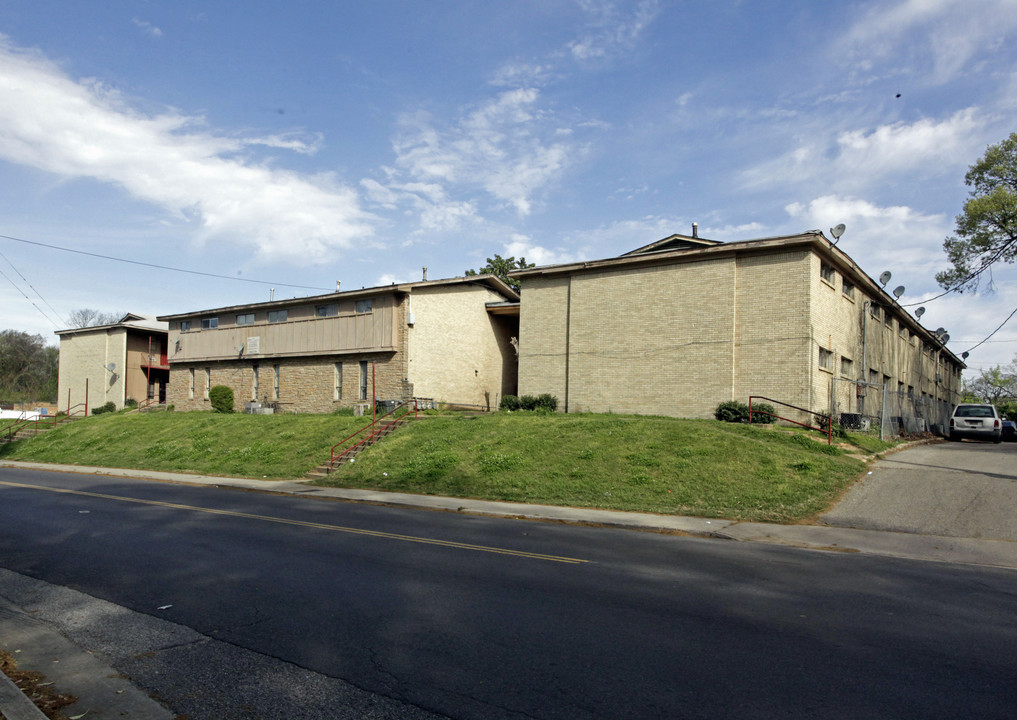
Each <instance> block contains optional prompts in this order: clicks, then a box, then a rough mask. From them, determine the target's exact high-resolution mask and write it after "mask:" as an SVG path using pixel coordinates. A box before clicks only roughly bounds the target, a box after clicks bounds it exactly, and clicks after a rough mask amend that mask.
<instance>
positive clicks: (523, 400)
mask: <svg viewBox="0 0 1017 720" xmlns="http://www.w3.org/2000/svg"><path fill="white" fill-rule="evenodd" d="M536 408H537V398H535V397H534V396H533V395H523V396H522V397H520V398H519V409H520V410H535V409H536Z"/></svg>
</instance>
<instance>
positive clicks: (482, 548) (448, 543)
mask: <svg viewBox="0 0 1017 720" xmlns="http://www.w3.org/2000/svg"><path fill="white" fill-rule="evenodd" d="M0 485H6V486H8V487H15V488H27V489H29V490H45V491H47V492H54V493H64V494H65V495H81V496H83V497H93V498H101V499H103V500H119V501H121V502H130V503H137V504H139V505H155V506H157V507H164V508H171V509H173V510H190V511H193V512H201V513H208V514H209V515H225V516H228V517H235V518H244V519H246V520H262V521H264V522H273V523H279V524H280V525H296V526H298V527H306V528H314V529H316V530H332V531H334V532H344V533H351V534H353V535H367V536H370V537H378V538H386V539H388V540H403V541H406V542H415V543H423V544H425V545H439V546H442V547H448V548H456V549H458V550H477V551H479V552H489V553H497V554H499V555H514V556H515V557H524V558H530V559H532V560H550V561H553V562H560V563H571V564H577V563H586V562H589V560H581V559H579V558H570V557H559V556H557V555H543V554H541V553H531V552H524V551H522V550H509V549H507V548H497V547H490V546H487V545H473V544H472V543H461V542H454V541H452V540H437V539H434V538H425V537H416V536H414V535H400V534H398V533H388V532H381V531H378V530H362V529H360V528H351V527H343V526H342V525H326V524H324V523H315V522H307V521H306V520H289V519H287V518H281V517H273V516H271V515H254V514H252V513H244V512H236V511H234V510H218V509H216V508H206V507H199V506H197V505H181V504H179V503H168V502H162V501H160V500H142V499H140V498H132V497H123V496H120V495H107V494H105V493H94V492H87V491H84V490H69V489H67V488H54V487H47V486H45V485H28V484H26V483H16V482H8V481H4V480H0Z"/></svg>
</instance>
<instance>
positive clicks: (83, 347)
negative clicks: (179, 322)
mask: <svg viewBox="0 0 1017 720" xmlns="http://www.w3.org/2000/svg"><path fill="white" fill-rule="evenodd" d="M166 327H167V326H166V323H164V322H159V321H158V320H157V319H156V318H155V317H152V316H150V315H138V314H135V313H128V314H126V315H124V317H123V318H121V319H120V321H119V322H117V323H113V324H111V325H98V326H96V327H87V328H76V329H72V330H58V331H57V333H56V334H57V335H58V336H59V337H60V367H59V370H58V373H57V388H58V390H57V393H58V396H57V406H58V407H59V408H60V409H61V410H66V409H67V405H68V403H69V404H70V405H71V406H72V407H73V406H75V405H80V406H82V407H81V409H82V410H83V409H84V404H85V401H86V398H85V388H86V386H87V388H88V398H87V401H88V411H89V413H91V411H92V408H95V407H98V406H100V405H104V404H105V403H107V402H110V401H112V402H113V403H114V404H115V405H116V406H117V408H122V407H123V406H124V403H125V402H126V401H127V400H128V398H130V399H132V400H136V401H137V402H139V403H140V402H142V401H144V400H145V399H147V398H153V399H161V398H165V395H166V383H167V382H168V381H169V363H168V362H167V358H166Z"/></svg>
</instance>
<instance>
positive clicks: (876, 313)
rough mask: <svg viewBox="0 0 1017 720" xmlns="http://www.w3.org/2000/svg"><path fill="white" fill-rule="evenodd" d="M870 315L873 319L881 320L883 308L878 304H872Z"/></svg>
mask: <svg viewBox="0 0 1017 720" xmlns="http://www.w3.org/2000/svg"><path fill="white" fill-rule="evenodd" d="M869 314H870V315H872V317H874V318H876V319H877V320H879V318H881V317H883V308H882V307H880V306H879V305H878V304H877V303H872V304H871V305H869Z"/></svg>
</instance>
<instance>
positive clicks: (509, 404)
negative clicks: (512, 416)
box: [498, 395, 519, 412]
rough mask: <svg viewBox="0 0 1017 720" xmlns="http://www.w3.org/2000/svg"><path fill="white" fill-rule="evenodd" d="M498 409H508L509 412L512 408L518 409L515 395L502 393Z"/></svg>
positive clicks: (517, 400) (517, 399)
mask: <svg viewBox="0 0 1017 720" xmlns="http://www.w3.org/2000/svg"><path fill="white" fill-rule="evenodd" d="M498 409H499V410H508V411H509V412H512V411H513V410H518V409H519V398H518V397H516V396H515V395H504V396H502V398H501V403H500V404H499V405H498Z"/></svg>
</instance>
